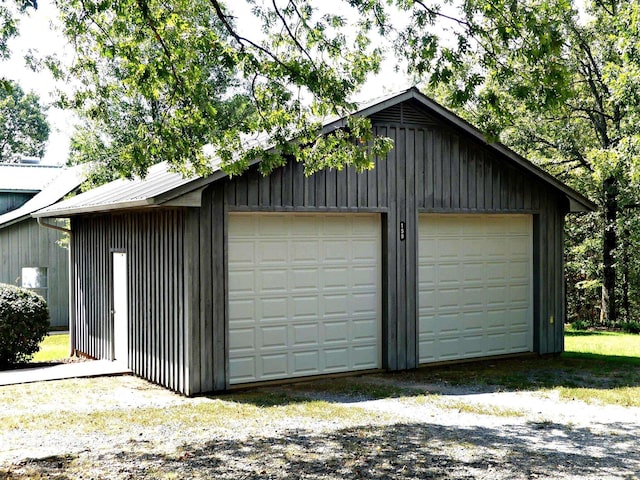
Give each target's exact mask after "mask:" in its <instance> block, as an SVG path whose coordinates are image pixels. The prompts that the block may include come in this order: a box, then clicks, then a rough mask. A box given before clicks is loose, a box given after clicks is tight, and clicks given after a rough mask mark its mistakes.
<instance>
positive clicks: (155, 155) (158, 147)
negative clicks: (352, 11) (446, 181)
mask: <svg viewBox="0 0 640 480" xmlns="http://www.w3.org/2000/svg"><path fill="white" fill-rule="evenodd" d="M311 3H312V2H310V1H293V0H292V1H288V2H280V4H278V2H275V1H273V2H272V3H271V5H269V7H268V8H267V7H263V6H260V5H258V4H256V5H254V6H253V13H254V15H255V17H256V19H257V21H258V22H259V23H258V25H262V27H263V33H259V32H258V33H256V32H255V31H252V32H250V33H244V32H243V29H242V28H240V27H238V25H236V21H235V18H234V17H233V16H232V14H231V12H230V11H229V10H228V9H227V7H226V6H225V5H224V4H223V3H222V2H221V1H217V0H210V1H207V0H197V1H187V0H176V1H173V2H159V1H156V0H127V1H122V2H117V4H113V3H111V2H103V1H78V0H75V1H70V2H60V4H59V8H60V10H61V15H62V18H63V22H64V24H65V33H66V35H67V37H68V38H69V39H70V41H71V43H72V44H73V45H74V46H75V49H76V57H75V58H76V61H75V64H74V65H73V66H72V67H71V70H70V73H71V75H73V77H74V78H76V81H77V85H78V88H77V90H76V92H75V94H74V95H72V96H70V97H69V98H64V99H63V103H65V104H66V105H69V106H72V107H75V108H78V109H79V110H80V111H81V112H82V113H83V114H84V118H85V124H84V125H83V128H82V131H80V132H78V134H77V136H76V139H75V141H74V145H75V147H76V148H75V150H74V159H73V161H75V162H77V161H82V160H83V159H86V152H87V151H92V153H93V154H94V155H95V154H96V148H97V147H99V148H100V151H101V152H102V153H101V154H100V155H99V157H101V158H104V159H107V160H106V161H108V162H109V168H110V169H112V170H116V171H117V172H118V173H119V174H120V175H124V176H130V175H132V174H141V175H144V174H145V172H146V170H147V168H148V167H149V166H150V165H151V164H153V163H156V162H158V161H161V160H166V161H168V162H169V163H170V164H171V165H172V167H173V168H174V169H176V170H179V171H182V172H183V173H185V174H187V173H193V172H196V173H199V174H207V173H208V172H210V170H211V165H212V159H216V160H218V159H219V160H220V161H221V162H222V164H223V167H224V168H225V169H226V170H227V171H228V172H229V173H230V174H237V173H240V172H242V171H243V170H244V169H246V168H247V166H248V164H249V163H250V162H253V161H254V160H258V159H259V160H260V168H261V169H262V171H263V172H268V171H271V170H272V169H274V168H276V167H278V166H280V165H282V164H283V163H284V162H285V161H286V159H287V158H290V157H295V158H297V159H299V160H300V161H303V162H304V163H305V167H306V169H307V172H313V171H315V170H318V169H320V168H324V167H335V168H343V166H344V165H353V166H354V167H355V168H357V169H360V170H362V169H365V168H370V167H371V165H372V164H373V162H372V156H373V155H384V154H385V153H386V152H387V151H388V150H389V149H390V148H391V143H390V141H389V140H387V139H383V138H373V136H372V133H371V129H370V128H369V127H370V126H369V123H368V122H367V120H365V119H357V118H353V119H350V120H349V122H348V125H347V127H346V128H345V129H343V130H339V131H336V132H334V133H333V134H332V135H329V136H322V135H320V125H321V120H322V118H324V117H327V116H332V115H336V114H343V113H345V112H347V111H348V110H350V109H352V107H353V105H352V104H351V103H350V102H349V100H348V99H349V98H350V96H351V95H352V94H353V93H354V92H355V91H356V90H357V88H358V87H359V86H360V85H361V84H362V83H363V82H364V81H365V80H366V78H367V74H368V73H369V72H372V71H376V70H377V69H378V67H379V61H380V51H379V49H377V48H374V47H372V45H371V41H370V39H369V38H368V37H367V36H366V35H365V34H364V31H365V30H366V29H365V30H363V29H360V30H359V31H358V32H357V33H355V34H353V35H348V34H346V33H345V32H344V29H345V27H346V20H345V19H344V18H343V17H341V16H339V15H337V14H334V13H323V14H321V13H319V12H318V11H317V10H316V9H314V8H312V6H311ZM355 3H358V2H355ZM345 5H346V4H345ZM245 30H246V29H245ZM293 138H295V139H296V141H295V142H291V141H290V140H291V139H293Z"/></svg>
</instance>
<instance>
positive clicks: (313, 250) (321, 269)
mask: <svg viewBox="0 0 640 480" xmlns="http://www.w3.org/2000/svg"><path fill="white" fill-rule="evenodd" d="M228 245H229V248H228V252H229V254H228V262H229V383H231V384H238V383H247V382H256V381H265V380H274V379H282V378H289V377H301V376H307V375H318V374H326V373H334V372H345V371H351V370H364V369H372V368H378V367H379V366H380V348H379V344H380V328H381V327H380V306H379V301H380V295H379V291H380V220H379V216H378V215H368V214H345V215H343V214H292V213H287V214H274V213H260V214H256V213H246V214H245V213H232V214H230V215H229V235H228Z"/></svg>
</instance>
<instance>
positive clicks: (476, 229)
mask: <svg viewBox="0 0 640 480" xmlns="http://www.w3.org/2000/svg"><path fill="white" fill-rule="evenodd" d="M532 225H533V222H532V216H531V215H480V214H475V215H436V214H424V215H420V217H419V229H418V230H419V243H418V253H419V255H418V256H419V270H418V272H419V273H418V277H419V340H418V341H419V361H420V363H429V362H439V361H448V360H458V359H464V358H474V357H484V356H492V355H503V354H510V353H518V352H529V351H531V350H532V348H533V301H532V300H533V280H532V272H533V253H532V251H533V226H532Z"/></svg>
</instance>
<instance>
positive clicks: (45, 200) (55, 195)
mask: <svg viewBox="0 0 640 480" xmlns="http://www.w3.org/2000/svg"><path fill="white" fill-rule="evenodd" d="M82 170H83V166H82V165H78V166H75V167H71V168H65V169H60V168H58V170H57V173H58V176H56V177H55V178H54V179H53V180H52V181H51V182H50V183H49V184H48V185H47V186H46V187H44V188H43V190H42V191H41V192H40V193H38V194H37V195H35V196H34V197H33V198H31V199H30V200H29V201H28V202H27V203H25V204H24V205H22V206H21V207H20V208H17V209H15V210H12V211H10V212H7V213H5V214H4V215H0V229H2V228H6V227H8V226H10V225H13V224H15V223H18V222H21V221H23V220H25V219H27V218H31V214H32V213H33V212H35V211H37V210H40V209H42V208H45V207H48V206H49V205H52V204H54V203H55V202H57V201H59V200H60V199H61V198H63V197H64V196H65V195H67V194H68V193H70V192H72V191H74V190H75V189H77V188H78V187H79V186H80V184H81V183H82V182H83V181H84V175H83V173H82Z"/></svg>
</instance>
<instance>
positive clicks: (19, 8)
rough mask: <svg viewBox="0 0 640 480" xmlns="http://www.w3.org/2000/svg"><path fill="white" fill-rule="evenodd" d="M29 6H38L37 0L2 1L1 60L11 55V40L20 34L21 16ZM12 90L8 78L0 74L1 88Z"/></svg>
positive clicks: (0, 9)
mask: <svg viewBox="0 0 640 480" xmlns="http://www.w3.org/2000/svg"><path fill="white" fill-rule="evenodd" d="M29 8H34V9H37V8H38V2H37V1H36V0H16V1H15V2H12V3H9V4H7V3H6V2H5V1H2V2H0V61H2V60H6V59H7V58H9V57H10V56H11V51H10V49H9V45H8V43H9V40H10V39H12V38H14V37H16V36H17V35H18V25H19V20H18V19H19V16H20V14H22V13H24V12H25V11H26V10H28V9H29ZM1 89H4V90H11V85H10V83H9V82H8V80H7V79H6V78H4V77H2V76H0V90H1Z"/></svg>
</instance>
